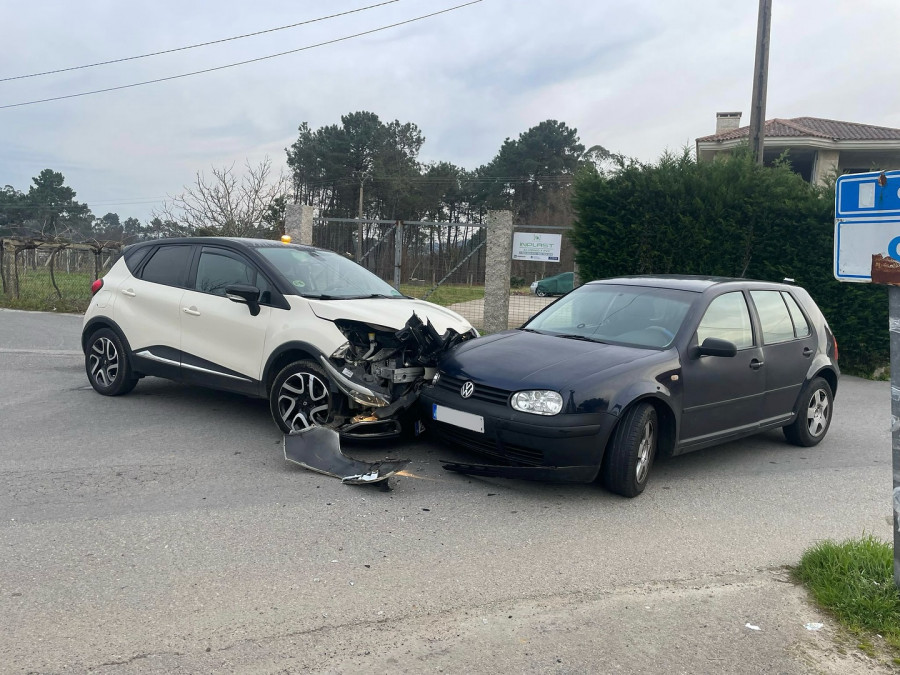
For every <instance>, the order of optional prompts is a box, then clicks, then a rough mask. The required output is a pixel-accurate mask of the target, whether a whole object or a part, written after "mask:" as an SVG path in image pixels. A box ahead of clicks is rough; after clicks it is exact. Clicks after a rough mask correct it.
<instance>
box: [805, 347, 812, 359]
mask: <svg viewBox="0 0 900 675" xmlns="http://www.w3.org/2000/svg"><path fill="white" fill-rule="evenodd" d="M812 353H813V350H812V349H810V348H809V347H804V348H803V356H805V357H806V358H809V357H810V356H812Z"/></svg>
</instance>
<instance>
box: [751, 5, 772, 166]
mask: <svg viewBox="0 0 900 675" xmlns="http://www.w3.org/2000/svg"><path fill="white" fill-rule="evenodd" d="M771 26H772V0H759V19H758V20H757V23H756V59H755V61H754V64H753V103H752V105H751V106H750V150H751V152H753V156H754V158H755V159H756V163H757V164H762V163H763V141H764V140H765V124H766V84H767V80H768V77H769V32H770V28H771Z"/></svg>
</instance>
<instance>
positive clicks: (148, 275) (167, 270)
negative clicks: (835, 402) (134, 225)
mask: <svg viewBox="0 0 900 675" xmlns="http://www.w3.org/2000/svg"><path fill="white" fill-rule="evenodd" d="M190 257H191V247H190V246H160V247H159V248H158V249H157V250H156V253H154V254H153V257H152V258H150V260H148V261H147V264H146V265H144V269H143V271H142V272H141V279H143V280H144V281H150V282H153V283H156V284H165V285H166V286H184V280H185V277H186V276H187V266H188V261H189V260H190Z"/></svg>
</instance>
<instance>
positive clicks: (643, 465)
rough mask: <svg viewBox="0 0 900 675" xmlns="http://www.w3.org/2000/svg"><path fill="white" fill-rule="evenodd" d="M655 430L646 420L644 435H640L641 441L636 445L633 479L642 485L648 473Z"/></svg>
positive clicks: (651, 423) (651, 422)
mask: <svg viewBox="0 0 900 675" xmlns="http://www.w3.org/2000/svg"><path fill="white" fill-rule="evenodd" d="M654 435H655V429H654V427H653V420H647V423H646V424H645V425H644V433H643V434H642V435H641V441H640V444H639V445H638V452H637V464H636V465H635V469H634V472H635V479H636V480H637V482H638V483H643V482H644V481H645V480H646V479H647V474H648V473H649V472H650V458H651V457H652V456H653V442H654Z"/></svg>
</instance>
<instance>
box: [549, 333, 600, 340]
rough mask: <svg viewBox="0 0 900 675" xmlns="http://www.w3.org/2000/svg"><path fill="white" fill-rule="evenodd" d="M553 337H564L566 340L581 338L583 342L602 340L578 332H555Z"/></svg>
mask: <svg viewBox="0 0 900 675" xmlns="http://www.w3.org/2000/svg"><path fill="white" fill-rule="evenodd" d="M553 337H561V338H566V339H567V340H583V341H584V342H602V340H598V339H597V338H592V337H588V336H587V335H580V334H578V333H557V334H556V335H554V336H553Z"/></svg>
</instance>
